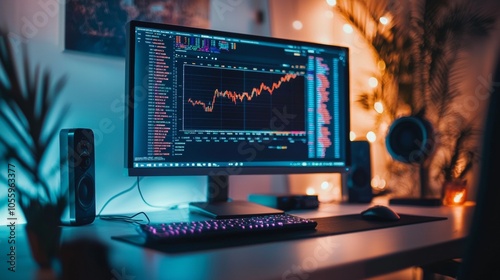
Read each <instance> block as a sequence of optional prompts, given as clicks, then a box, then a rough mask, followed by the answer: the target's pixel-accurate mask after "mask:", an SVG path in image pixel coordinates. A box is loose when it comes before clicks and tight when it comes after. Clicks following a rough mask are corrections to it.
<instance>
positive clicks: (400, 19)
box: [336, 0, 495, 184]
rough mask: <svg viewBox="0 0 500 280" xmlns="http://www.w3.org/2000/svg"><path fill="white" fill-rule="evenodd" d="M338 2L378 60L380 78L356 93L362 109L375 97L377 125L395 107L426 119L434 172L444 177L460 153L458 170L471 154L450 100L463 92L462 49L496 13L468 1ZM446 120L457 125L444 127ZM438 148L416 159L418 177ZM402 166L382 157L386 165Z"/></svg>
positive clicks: (466, 129) (465, 126) (466, 130)
mask: <svg viewBox="0 0 500 280" xmlns="http://www.w3.org/2000/svg"><path fill="white" fill-rule="evenodd" d="M405 5H406V6H405ZM336 9H337V11H338V12H339V13H340V15H342V16H343V17H344V18H345V20H346V21H347V22H349V23H350V24H351V25H352V26H353V27H355V28H356V29H357V30H358V31H359V33H360V34H361V35H362V36H364V38H365V39H366V41H367V42H368V45H369V46H370V47H371V51H372V53H373V54H374V56H375V58H376V59H377V61H378V62H379V65H380V64H382V65H383V66H385V67H382V68H381V71H380V78H379V81H380V83H379V86H378V87H377V88H376V89H375V90H374V91H373V92H363V93H361V94H360V95H359V99H358V100H357V101H358V103H359V104H360V105H361V106H362V108H364V109H366V110H372V109H373V108H374V104H375V102H382V103H383V105H384V112H383V113H382V114H379V115H378V117H377V120H376V124H377V125H378V124H380V123H381V122H382V120H386V121H388V122H392V121H393V120H394V119H396V118H398V117H399V116H400V115H410V116H417V117H421V118H425V119H427V120H428V121H429V122H430V123H431V125H432V127H433V130H434V133H435V138H436V139H435V140H434V142H435V143H434V144H435V147H434V149H435V150H436V151H442V152H441V154H443V153H444V154H445V160H444V161H443V163H441V171H442V173H440V174H442V175H443V178H444V179H447V178H449V176H450V172H451V171H450V170H452V169H456V166H457V165H458V164H459V161H465V162H460V165H463V166H467V168H464V169H463V170H462V171H465V173H462V175H461V176H463V175H464V174H466V173H467V171H468V170H470V167H471V165H472V163H473V162H474V160H475V159H476V158H477V153H476V149H475V148H474V147H471V146H470V145H466V146H464V144H465V143H470V141H468V140H467V139H468V138H470V137H472V136H473V135H474V133H471V132H472V131H473V127H472V126H471V125H470V123H467V122H463V121H462V120H463V119H464V117H463V116H462V115H461V114H460V112H457V111H456V109H454V108H453V104H454V103H453V101H454V100H455V98H456V97H457V96H459V95H460V94H462V92H461V91H460V82H461V81H462V78H463V75H464V73H465V71H464V69H467V68H466V67H464V65H462V64H463V62H464V61H465V60H464V59H462V58H464V57H463V56H462V52H463V50H465V49H466V48H467V47H468V45H467V42H470V41H471V39H476V40H477V39H482V38H486V37H487V36H488V35H489V32H490V30H491V29H492V27H493V25H494V22H495V17H494V14H488V13H486V12H485V11H483V10H481V9H480V7H479V6H478V5H477V3H472V1H450V0H421V1H418V0H416V1H410V2H405V1H390V0H381V1H370V0H337V5H336ZM382 18H384V19H385V20H381V19H382ZM450 125H454V126H455V128H456V129H449V127H450ZM440 139H441V141H440ZM443 139H446V140H447V141H442V140H443ZM464 149H466V150H465V151H464ZM436 154H439V153H431V154H429V157H428V158H427V159H426V160H425V162H422V163H421V164H420V166H419V167H420V169H421V170H422V169H423V170H424V172H423V173H421V178H420V179H421V180H429V177H430V173H429V170H428V168H429V166H430V164H431V163H433V160H434V157H435V156H436ZM400 168H401V166H398V165H395V164H392V163H389V164H388V169H389V170H391V169H400ZM392 171H395V172H396V171H398V170H392ZM425 184H428V183H427V182H426V183H425Z"/></svg>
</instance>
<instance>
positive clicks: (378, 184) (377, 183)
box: [371, 175, 386, 191]
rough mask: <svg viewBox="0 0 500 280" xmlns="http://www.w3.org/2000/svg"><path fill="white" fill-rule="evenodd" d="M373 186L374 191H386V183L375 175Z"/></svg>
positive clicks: (372, 181)
mask: <svg viewBox="0 0 500 280" xmlns="http://www.w3.org/2000/svg"><path fill="white" fill-rule="evenodd" d="M371 186H372V188H374V189H377V190H380V191H381V190H384V189H385V186H386V181H385V180H384V179H383V178H381V177H380V176H379V175H375V177H373V178H372V180H371Z"/></svg>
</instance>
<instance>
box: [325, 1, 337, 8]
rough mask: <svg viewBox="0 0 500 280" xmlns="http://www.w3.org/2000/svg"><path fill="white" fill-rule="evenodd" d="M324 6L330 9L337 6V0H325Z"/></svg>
mask: <svg viewBox="0 0 500 280" xmlns="http://www.w3.org/2000/svg"><path fill="white" fill-rule="evenodd" d="M326 4H328V6H330V7H333V6H335V5H337V0H326Z"/></svg>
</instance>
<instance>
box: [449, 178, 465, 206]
mask: <svg viewBox="0 0 500 280" xmlns="http://www.w3.org/2000/svg"><path fill="white" fill-rule="evenodd" d="M443 188H444V198H443V204H444V205H461V204H464V203H465V200H466V199H467V181H453V182H445V183H444V185H443Z"/></svg>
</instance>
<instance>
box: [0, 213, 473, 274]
mask: <svg viewBox="0 0 500 280" xmlns="http://www.w3.org/2000/svg"><path fill="white" fill-rule="evenodd" d="M367 207H368V205H367V204H323V205H321V206H320V208H319V209H318V210H315V211H300V212H294V213H293V214H297V215H300V216H303V217H307V218H315V217H328V216H334V215H345V214H354V213H359V212H361V211H362V210H364V209H365V208H367ZM391 207H392V208H393V209H394V210H396V211H397V212H399V213H404V214H416V215H427V216H440V217H448V219H447V220H442V221H435V222H428V223H422V224H414V225H407V226H400V227H393V228H386V229H378V230H370V231H363V232H356V233H349V234H340V235H333V236H327V237H319V238H311V239H301V240H293V241H283V242H276V243H265V244H258V245H251V246H242V247H232V248H225V249H218V250H210V251H199V252H190V253H179V254H165V253H161V252H158V251H155V250H151V249H144V248H141V247H138V246H134V245H130V244H126V243H123V242H119V241H115V240H111V236H113V235H125V234H133V233H135V228H134V226H133V225H131V224H126V223H122V222H109V221H103V220H99V219H97V220H96V221H95V222H94V223H93V224H91V225H86V226H79V227H65V228H64V229H63V236H62V237H63V242H64V241H69V240H73V239H78V238H82V237H87V238H88V237H92V238H97V239H98V240H100V241H102V242H103V243H104V244H106V246H108V248H109V258H110V263H111V268H112V273H113V275H115V278H116V279H326V278H329V279H331V278H338V279H360V278H367V277H371V276H377V275H381V274H384V273H388V272H392V271H396V270H400V269H404V268H407V267H411V266H415V265H422V264H427V263H432V262H435V261H439V260H444V259H449V258H455V257H459V256H460V253H461V251H462V249H463V245H464V237H465V236H466V234H467V231H468V225H469V222H470V219H471V217H472V212H473V209H474V207H473V206H455V207H446V206H442V207H410V206H396V205H394V206H391ZM188 215H189V214H188V213H187V210H185V209H180V210H175V211H174V210H172V211H169V212H168V213H162V212H155V213H152V214H150V217H152V220H153V221H164V220H165V217H166V216H168V217H169V219H173V220H186V219H188V218H189V217H188ZM0 234H1V236H2V237H1V239H0V240H2V242H1V243H0V245H1V246H2V247H0V252H1V255H2V256H5V254H4V253H7V252H6V250H8V247H7V245H6V242H3V240H4V237H7V236H8V229H6V227H4V228H2V229H0ZM16 240H17V241H16V245H17V246H16V256H17V258H16V260H17V261H16V272H9V271H8V270H7V268H8V266H7V264H6V263H5V262H4V261H2V262H1V263H2V265H1V266H2V267H1V268H0V269H1V272H0V275H7V276H8V277H7V278H3V276H2V279H35V278H36V276H37V273H38V270H37V266H36V264H35V263H34V262H33V261H32V258H31V255H30V251H29V248H28V245H27V240H26V235H25V234H24V230H22V229H21V228H18V229H17V235H16ZM127 277H128V278H127Z"/></svg>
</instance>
